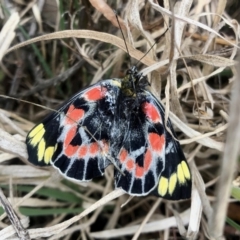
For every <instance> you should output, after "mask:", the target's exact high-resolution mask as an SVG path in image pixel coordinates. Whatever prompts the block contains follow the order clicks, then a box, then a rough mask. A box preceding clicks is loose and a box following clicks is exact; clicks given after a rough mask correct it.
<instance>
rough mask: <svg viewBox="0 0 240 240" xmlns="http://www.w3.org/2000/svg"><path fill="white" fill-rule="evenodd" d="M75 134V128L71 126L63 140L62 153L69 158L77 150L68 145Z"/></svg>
mask: <svg viewBox="0 0 240 240" xmlns="http://www.w3.org/2000/svg"><path fill="white" fill-rule="evenodd" d="M76 132H77V126H73V127H72V128H70V129H69V131H68V132H67V136H66V138H65V140H64V143H63V144H64V153H65V155H66V156H67V157H71V156H72V155H74V154H75V153H76V151H77V150H78V146H72V145H71V144H70V143H71V141H72V140H73V138H74V137H75V135H76Z"/></svg>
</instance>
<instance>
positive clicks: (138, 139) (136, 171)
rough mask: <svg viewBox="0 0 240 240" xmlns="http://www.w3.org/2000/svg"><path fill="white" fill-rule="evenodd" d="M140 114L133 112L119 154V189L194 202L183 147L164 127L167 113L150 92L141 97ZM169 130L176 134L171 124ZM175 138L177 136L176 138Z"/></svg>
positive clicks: (116, 176)
mask: <svg viewBox="0 0 240 240" xmlns="http://www.w3.org/2000/svg"><path fill="white" fill-rule="evenodd" d="M137 101H138V104H137V105H138V110H134V109H133V110H132V111H130V112H129V114H130V117H129V120H128V121H126V122H127V123H128V124H129V125H128V128H127V130H126V132H125V137H124V141H123V144H122V148H121V149H120V151H119V153H118V156H117V158H118V160H119V167H120V169H121V171H122V172H123V173H124V174H122V173H121V172H119V171H117V170H116V171H115V186H116V188H122V189H123V190H124V191H126V192H127V193H129V194H130V195H136V196H143V195H147V194H149V193H151V194H154V195H157V196H160V197H163V198H166V199H171V200H179V199H185V198H190V194H191V174H190V170H189V167H188V164H187V162H186V159H185V157H184V154H183V152H182V150H181V147H180V145H179V143H178V141H176V140H175V139H174V138H173V137H172V135H171V134H170V133H169V132H168V131H167V130H166V128H165V124H164V121H165V120H164V117H165V115H164V109H163V107H162V105H161V104H160V103H159V101H158V100H157V99H156V98H155V97H154V96H153V95H152V94H151V93H150V92H148V91H144V92H142V93H141V94H139V95H138V99H137ZM167 126H168V127H169V128H170V129H171V131H172V133H173V134H174V131H173V128H172V125H171V122H170V120H168V122H167ZM174 136H175V135H174Z"/></svg>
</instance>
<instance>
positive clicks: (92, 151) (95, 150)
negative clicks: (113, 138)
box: [89, 142, 99, 156]
mask: <svg viewBox="0 0 240 240" xmlns="http://www.w3.org/2000/svg"><path fill="white" fill-rule="evenodd" d="M98 151H99V145H98V144H97V143H96V142H94V143H91V144H90V146H89V153H90V154H91V155H92V156H96V155H97V153H98Z"/></svg>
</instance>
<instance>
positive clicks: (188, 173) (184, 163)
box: [181, 161, 191, 179]
mask: <svg viewBox="0 0 240 240" xmlns="http://www.w3.org/2000/svg"><path fill="white" fill-rule="evenodd" d="M181 165H182V170H183V173H184V176H185V178H186V179H191V174H190V171H189V168H188V165H187V163H186V162H185V161H182V162H181Z"/></svg>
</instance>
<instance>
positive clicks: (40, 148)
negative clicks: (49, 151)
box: [38, 138, 46, 162]
mask: <svg viewBox="0 0 240 240" xmlns="http://www.w3.org/2000/svg"><path fill="white" fill-rule="evenodd" d="M45 147H46V142H45V140H44V139H43V138H42V140H41V141H40V143H39V144H38V161H39V162H40V161H42V159H43V156H44V152H45Z"/></svg>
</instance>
